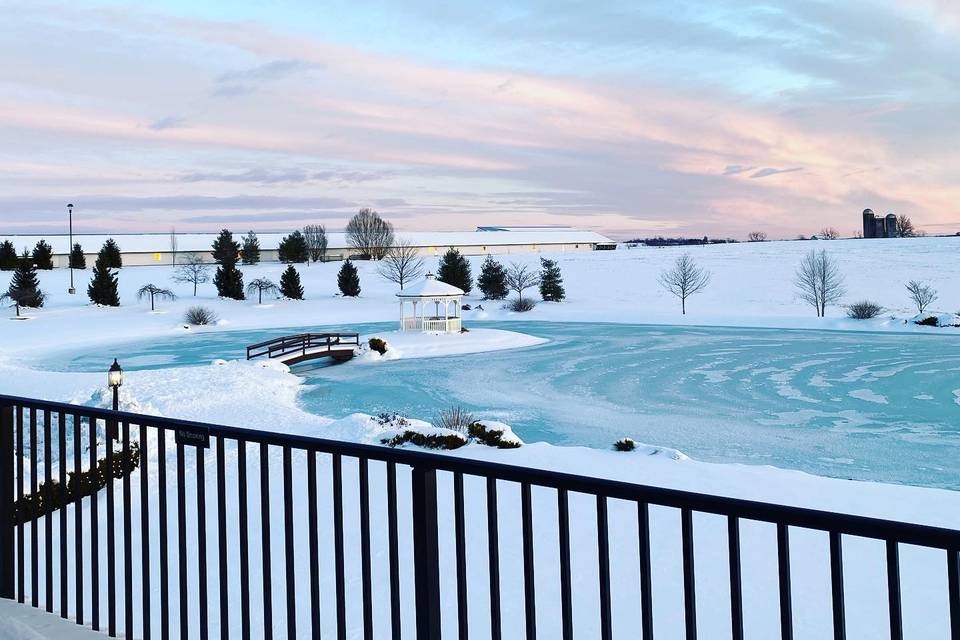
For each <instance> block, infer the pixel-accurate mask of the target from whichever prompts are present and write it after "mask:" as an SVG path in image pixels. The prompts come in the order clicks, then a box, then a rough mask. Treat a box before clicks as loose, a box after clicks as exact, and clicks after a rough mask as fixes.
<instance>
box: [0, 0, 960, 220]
mask: <svg viewBox="0 0 960 640" xmlns="http://www.w3.org/2000/svg"><path fill="white" fill-rule="evenodd" d="M148 6H149V8H147V7H148ZM0 15H3V20H2V21H0V233H4V232H6V233H17V232H35V231H40V232H58V231H61V230H62V229H63V226H64V217H65V213H64V211H65V205H66V203H67V202H73V203H74V204H75V205H76V219H77V229H78V230H80V231H89V232H94V231H109V232H120V231H141V230H142V231H149V230H152V231H165V230H168V229H169V228H171V227H176V228H177V230H183V231H186V230H214V229H218V228H220V227H221V226H229V227H232V228H234V229H237V230H245V229H247V228H253V229H258V230H287V229H291V228H294V227H298V226H301V225H303V224H304V223H307V222H323V223H326V224H327V225H328V227H330V228H340V227H342V226H343V224H344V222H345V220H346V219H347V218H348V217H349V216H350V215H351V214H352V213H353V212H354V211H356V209H357V208H359V207H361V206H370V207H373V208H375V209H377V210H379V211H380V212H381V213H382V214H383V215H384V216H385V217H387V218H389V219H390V220H392V221H393V222H394V223H395V225H396V226H397V227H398V228H400V229H408V230H428V229H438V230H459V229H470V228H472V227H474V226H476V225H478V224H542V223H550V224H571V225H575V226H578V227H582V228H588V229H595V230H598V231H601V232H605V233H607V234H609V235H611V236H612V237H619V238H623V237H632V236H636V235H639V236H646V235H660V234H664V235H678V234H686V235H704V234H707V235H711V236H720V237H726V236H731V237H743V236H745V235H746V234H747V232H749V231H752V230H755V229H760V230H764V231H766V232H767V233H768V234H769V235H770V236H771V237H792V236H794V235H796V234H800V233H804V234H811V233H814V232H816V231H817V230H818V229H820V228H821V227H822V226H824V225H833V226H835V227H837V228H838V229H839V230H840V231H841V232H843V233H845V234H852V233H853V231H854V230H855V229H856V228H857V227H858V225H859V212H860V211H861V210H862V209H863V208H865V207H870V208H872V209H874V210H875V211H877V212H878V213H886V212H888V211H895V212H897V213H906V214H908V215H910V216H911V217H912V218H913V219H914V222H915V223H917V224H918V226H920V227H922V228H923V229H925V230H926V231H928V232H931V233H946V232H949V233H953V232H955V231H958V230H960V3H958V2H956V0H842V1H837V0H829V1H820V0H767V1H765V2H756V1H751V0H676V1H670V2H667V1H654V0H644V1H637V0H629V1H623V2H621V1H618V0H610V1H603V2H573V1H569V0H542V1H540V0H535V1H530V2H522V3H521V2H516V1H514V2H508V1H504V0H484V2H453V3H441V2H427V1H425V0H404V2H389V3H386V2H384V3H380V2H362V1H358V0H343V1H340V0H334V1H322V0H321V1H302V2H301V1H295V0H272V1H269V2H266V1H254V0H231V1H230V2H216V3H215V2H202V1H200V0H192V1H191V0H170V1H167V2H151V3H139V2H136V3H135V2H124V1H121V0H116V1H113V2H99V3H89V2H82V1H78V2H70V3H63V4H56V3H45V2H42V1H36V0H30V1H28V2H8V1H6V0H0Z"/></svg>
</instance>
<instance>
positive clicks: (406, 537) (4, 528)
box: [0, 395, 960, 640]
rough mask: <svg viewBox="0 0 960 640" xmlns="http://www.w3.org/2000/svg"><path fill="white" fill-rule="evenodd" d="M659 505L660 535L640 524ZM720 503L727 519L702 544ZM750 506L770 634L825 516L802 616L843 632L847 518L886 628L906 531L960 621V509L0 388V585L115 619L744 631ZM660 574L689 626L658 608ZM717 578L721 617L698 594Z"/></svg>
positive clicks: (790, 629) (66, 612) (433, 633)
mask: <svg viewBox="0 0 960 640" xmlns="http://www.w3.org/2000/svg"><path fill="white" fill-rule="evenodd" d="M546 506H548V507H549V509H547V508H546ZM585 514H589V517H588V518H585V517H584V516H585ZM625 514H626V516H627V520H629V532H630V533H629V534H624V529H625V528H626V525H625V524H624V523H625V520H624V516H625ZM670 514H673V515H670ZM666 516H669V517H670V518H673V520H672V522H674V523H675V528H674V529H672V531H675V532H676V533H675V535H673V536H672V537H673V539H674V540H671V541H667V540H665V539H664V538H663V536H662V535H661V534H659V533H654V528H655V526H654V525H655V523H661V522H662V521H663V520H664V519H665V517H666ZM711 518H712V519H718V518H719V522H720V523H722V526H720V527H714V526H711V528H710V529H709V530H710V531H717V530H719V531H722V535H723V540H722V542H721V544H720V545H719V546H718V545H716V544H713V545H711V546H710V549H711V550H712V551H711V553H709V554H708V553H706V552H705V551H704V549H705V546H706V545H707V544H708V543H711V542H715V541H711V540H708V539H705V538H704V537H703V535H699V536H698V534H697V532H698V530H699V531H705V530H707V529H706V526H707V524H710V525H712V524H714V523H713V521H712V520H709V519H711ZM657 526H660V525H659V524H657ZM757 526H766V527H769V528H770V531H771V536H770V538H769V541H770V546H769V551H770V554H769V557H765V558H763V559H762V564H763V566H765V567H769V571H771V572H772V573H771V575H772V576H774V577H773V578H772V583H771V584H772V585H774V588H775V591H776V594H775V595H773V603H774V606H775V607H777V608H778V616H775V618H776V620H777V623H778V626H779V631H778V633H779V635H780V637H781V638H784V639H790V638H793V637H794V632H795V627H796V625H797V616H798V612H799V610H800V607H802V606H803V605H804V604H805V603H804V602H803V598H798V597H797V596H798V593H799V592H798V591H797V590H795V589H794V579H795V575H796V572H797V569H798V564H797V562H798V561H797V560H796V558H798V557H799V556H797V555H796V545H797V544H798V543H797V539H798V538H800V537H801V536H809V535H812V534H813V533H817V534H819V535H824V534H825V536H824V547H823V548H824V554H823V556H824V567H823V573H824V576H825V583H824V587H825V593H826V594H827V597H828V598H829V607H828V608H827V609H826V610H817V611H814V612H810V611H806V615H808V616H810V615H812V616H815V617H820V618H823V619H824V620H821V622H823V624H826V625H827V626H828V627H829V628H830V629H831V630H832V634H833V637H834V638H835V639H843V638H846V637H847V632H848V629H847V626H848V624H849V619H848V616H847V613H848V611H847V606H848V601H849V600H850V598H849V597H848V596H850V595H851V591H850V588H849V586H848V585H849V582H848V581H849V580H850V571H851V565H850V564H849V561H845V555H844V551H845V550H848V551H849V549H850V545H852V544H854V541H859V540H861V539H868V540H872V541H875V543H874V544H875V546H876V547H877V553H876V556H877V560H878V562H880V563H882V566H883V575H884V581H883V582H884V584H882V585H881V586H882V587H883V589H884V593H883V609H884V610H885V612H886V614H887V621H886V622H885V623H884V624H885V627H886V628H887V629H888V636H889V637H890V638H893V639H895V640H900V639H901V638H903V637H904V626H905V625H904V611H903V601H902V594H903V593H904V590H903V589H902V579H901V568H902V567H901V564H902V561H901V551H904V550H908V549H909V550H910V557H911V558H912V557H913V556H914V551H916V549H917V548H920V549H921V550H923V551H924V552H925V553H935V554H939V555H940V557H941V560H939V561H937V562H938V563H939V567H940V568H941V569H942V573H943V574H944V577H945V580H943V592H941V593H940V596H941V597H942V598H941V600H942V604H943V607H944V609H945V611H944V612H942V618H943V620H944V629H945V633H946V635H945V637H947V638H951V639H954V640H957V639H960V558H958V551H960V532H958V531H956V530H952V529H946V528H938V527H931V526H924V525H917V524H910V523H905V522H897V521H891V520H883V519H876V518H867V517H861V516H854V515H846V514H840V513H831V512H827V511H820V510H813V509H805V508H798V507H789V506H783V505H777V504H767V503H762V502H756V501H750V500H742V499H735V498H727V497H720V496H714V495H707V494H701V493H693V492H687V491H679V490H674V489H665V488H660V487H654V486H646V485H637V484H631V483H625V482H619V481H615V480H608V479H600V478H591V477H587V476H579V475H571V474H565V473H558V472H552V471H543V470H538V469H530V468H524V467H518V466H510V465H504V464H496V463H489V462H484V461H478V460H470V459H463V458H462V457H458V456H455V455H442V454H430V453H424V452H420V451H413V450H407V449H393V448H389V447H382V446H372V445H363V444H357V443H350V442H339V441H333V440H325V439H319V438H312V437H306V436H298V435H289V434H281V433H272V432H265V431H255V430H250V429H243V428H236V427H226V426H217V425H208V424H202V423H196V422H189V421H182V420H174V419H168V418H161V417H156V416H145V415H139V414H132V413H124V412H112V411H107V410H101V409H96V408H91V407H85V406H75V405H69V404H61V403H53V402H45V401H39V400H32V399H26V398H18V397H10V396H2V395H0V597H4V598H8V599H15V600H16V601H17V602H20V603H23V604H25V605H32V606H34V607H38V608H43V609H45V610H46V611H48V612H51V613H56V614H58V615H60V616H61V617H63V618H71V619H73V620H75V621H76V622H77V623H79V624H82V625H87V626H90V627H92V628H93V629H97V630H100V631H103V632H106V633H108V634H109V635H111V636H117V635H119V634H123V635H124V636H125V637H127V638H133V637H136V638H162V639H166V638H170V637H180V638H207V637H211V636H214V637H215V636H219V637H221V638H230V637H239V638H251V637H263V638H272V637H287V638H296V637H313V638H317V637H321V635H323V636H324V637H336V638H345V637H347V636H348V635H349V636H351V637H353V636H361V635H362V637H363V638H365V639H366V638H374V637H393V638H401V637H409V638H414V637H415V638H418V639H423V640H434V639H439V638H441V637H444V638H447V637H451V638H452V637H456V638H459V639H463V640H466V639H468V638H470V637H477V638H481V637H491V638H513V637H523V638H527V639H530V640H533V639H534V638H536V637H537V634H538V632H539V633H540V635H541V637H554V636H556V637H561V638H563V639H564V640H570V639H571V638H574V637H589V638H592V637H598V638H602V639H604V640H607V639H610V638H614V637H630V638H635V637H640V638H643V639H644V640H651V639H652V638H654V634H655V633H657V634H660V635H662V636H663V637H684V638H687V639H694V638H697V637H703V638H722V637H730V638H735V639H738V640H739V639H742V638H744V637H748V636H749V634H748V633H745V629H748V628H749V624H748V623H749V619H750V616H751V615H754V612H753V608H752V607H749V606H746V607H745V602H748V593H754V590H748V589H745V584H746V585H747V586H749V584H750V583H749V581H748V575H753V573H752V572H753V568H751V565H750V563H749V562H747V558H748V556H749V557H751V558H753V557H754V556H756V555H757V553H758V549H756V548H754V546H753V545H752V544H743V545H742V544H741V542H742V541H743V540H746V538H744V535H745V533H744V532H745V531H746V529H747V528H748V527H757ZM584 530H589V532H590V538H589V539H588V540H584V538H583V531H584ZM633 532H635V533H633ZM625 540H627V541H629V544H625ZM751 540H753V538H751ZM668 542H669V543H670V544H674V543H675V547H676V549H677V553H678V555H677V562H672V561H671V562H664V561H662V559H661V558H662V556H663V555H664V554H665V553H666V551H665V550H664V549H665V547H666V546H669V545H668ZM869 548H870V549H873V547H869ZM717 549H720V550H721V552H722V562H720V563H719V564H718V561H717V557H716V553H715V552H716V550H717ZM763 549H767V547H763ZM856 550H857V552H858V553H861V552H862V549H861V548H860V547H857V549H856ZM792 552H793V553H792ZM584 557H589V563H587V564H584ZM903 557H904V558H906V557H907V556H906V555H904V556H903ZM628 558H629V562H627V559H628ZM751 562H752V560H751ZM806 562H807V560H804V563H806ZM625 564H628V565H629V566H630V567H636V572H635V575H633V577H632V578H631V579H629V580H624V579H623V575H624V571H625V569H624V565H625ZM721 565H722V572H721V573H722V575H721V578H722V580H720V581H718V580H717V579H716V578H717V576H716V575H714V573H716V572H717V571H718V567H720V566H721ZM584 566H588V567H590V571H589V572H588V573H585V572H584V571H583V567H584ZM904 566H906V565H904ZM845 569H846V571H845ZM631 571H632V569H631ZM589 574H592V575H589ZM618 577H619V578H620V579H617V578H618ZM668 578H669V579H671V580H674V579H675V581H676V584H677V593H676V594H675V596H676V600H677V602H678V607H677V612H678V613H677V615H676V616H670V615H669V614H664V618H665V619H668V621H673V618H674V617H676V618H677V621H678V622H679V625H680V626H681V627H682V632H681V633H677V631H678V629H671V628H669V627H665V626H664V625H666V624H667V623H666V622H661V623H660V624H659V626H658V622H657V621H658V620H659V619H660V618H659V617H658V616H660V615H661V611H662V609H661V607H664V606H665V605H664V604H663V603H662V602H661V601H662V600H664V599H665V598H664V597H661V595H660V592H658V591H656V589H658V581H661V582H663V581H665V580H666V579H668ZM703 581H708V582H710V590H709V592H708V593H709V598H707V599H705V600H702V601H698V595H702V594H703V591H702V590H698V584H702V582H703ZM718 582H723V584H724V588H723V589H722V590H717V589H715V588H713V587H714V586H715V585H716V584H717V583H718ZM934 582H936V581H934ZM591 583H592V584H591ZM625 583H630V584H631V585H634V586H635V588H636V590H637V596H636V600H635V601H633V600H632V597H633V596H630V598H631V600H630V601H629V602H628V605H629V607H628V608H630V609H633V610H634V612H635V613H636V616H637V625H636V626H633V625H632V624H631V625H629V628H628V626H625V625H624V624H622V623H620V622H618V616H619V615H622V614H623V610H624V609H625V608H627V607H625V605H624V600H625V597H624V595H623V593H622V591H623V589H624V585H625ZM937 584H939V583H937ZM936 588H937V589H939V587H936ZM631 593H632V592H631ZM654 593H657V597H654ZM718 595H721V596H722V597H723V598H724V604H723V608H724V609H725V610H726V616H725V618H724V620H725V623H724V627H723V628H720V629H718V628H716V625H715V624H714V625H713V626H710V627H707V626H704V623H703V621H704V615H705V614H704V612H703V611H702V610H700V609H698V606H713V607H715V606H716V598H717V597H718ZM936 599H937V598H936V597H934V598H933V600H936ZM513 600H516V604H515V603H514V602H513ZM545 602H547V603H548V605H547V606H545V604H544V603H545ZM584 603H586V606H584ZM748 604H749V603H748ZM508 610H509V611H511V612H513V614H511V615H506V612H507V611H508ZM514 614H515V615H514ZM545 625H546V627H547V630H546V631H544V626H545ZM581 628H583V629H586V631H583V632H581V631H580V629H581ZM554 629H555V632H554V631H551V630H554ZM661 631H663V632H664V633H661ZM852 635H853V634H852ZM856 635H857V636H858V637H860V636H862V634H856ZM753 637H759V636H756V634H754V636H753Z"/></svg>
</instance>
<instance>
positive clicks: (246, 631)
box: [237, 440, 250, 640]
mask: <svg viewBox="0 0 960 640" xmlns="http://www.w3.org/2000/svg"><path fill="white" fill-rule="evenodd" d="M237 503H238V504H237V515H238V516H239V520H240V535H239V538H240V549H239V551H240V637H241V638H243V640H250V563H249V561H248V560H247V552H248V551H249V548H250V533H249V529H248V522H247V507H248V503H247V443H246V441H245V440H237Z"/></svg>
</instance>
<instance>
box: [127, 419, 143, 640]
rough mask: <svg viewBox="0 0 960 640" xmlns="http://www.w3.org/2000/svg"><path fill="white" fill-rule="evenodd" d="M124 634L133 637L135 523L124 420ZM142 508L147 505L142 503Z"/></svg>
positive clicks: (128, 433)
mask: <svg viewBox="0 0 960 640" xmlns="http://www.w3.org/2000/svg"><path fill="white" fill-rule="evenodd" d="M121 437H122V440H123V449H122V451H123V469H124V473H123V634H124V637H126V638H133V549H132V544H133V543H132V540H131V538H132V537H133V523H132V521H131V514H130V474H131V473H133V465H132V464H130V423H129V422H127V421H126V420H124V421H123V430H122V435H121ZM141 508H142V509H145V508H146V505H141Z"/></svg>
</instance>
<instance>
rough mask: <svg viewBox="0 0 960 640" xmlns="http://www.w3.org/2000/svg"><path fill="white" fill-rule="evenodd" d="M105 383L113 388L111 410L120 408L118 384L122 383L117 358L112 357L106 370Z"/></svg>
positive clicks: (121, 371)
mask: <svg viewBox="0 0 960 640" xmlns="http://www.w3.org/2000/svg"><path fill="white" fill-rule="evenodd" d="M107 384H108V385H110V388H111V389H113V410H114V411H118V410H119V409H120V386H121V385H122V384H123V369H122V368H121V367H120V363H119V362H117V359H116V358H114V359H113V364H112V365H110V369H108V370H107Z"/></svg>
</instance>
